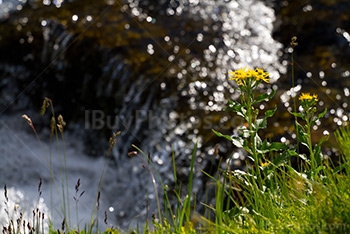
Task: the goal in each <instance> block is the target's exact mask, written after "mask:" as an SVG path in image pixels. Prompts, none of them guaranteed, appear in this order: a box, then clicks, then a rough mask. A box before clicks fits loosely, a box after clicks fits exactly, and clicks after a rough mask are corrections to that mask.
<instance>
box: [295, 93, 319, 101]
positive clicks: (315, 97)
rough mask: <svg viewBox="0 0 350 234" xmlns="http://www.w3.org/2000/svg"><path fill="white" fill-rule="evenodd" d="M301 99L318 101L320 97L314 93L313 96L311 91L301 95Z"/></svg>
mask: <svg viewBox="0 0 350 234" xmlns="http://www.w3.org/2000/svg"><path fill="white" fill-rule="evenodd" d="M299 100H301V101H302V100H315V101H316V102H317V101H318V97H317V95H316V94H313V95H312V96H311V95H310V93H302V94H301V95H300V97H299Z"/></svg>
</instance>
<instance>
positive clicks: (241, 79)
mask: <svg viewBox="0 0 350 234" xmlns="http://www.w3.org/2000/svg"><path fill="white" fill-rule="evenodd" d="M246 68H247V67H245V68H241V69H240V70H236V71H234V72H230V74H231V77H230V79H229V80H235V81H236V82H237V83H238V84H239V85H242V84H243V83H244V84H245V83H246V82H245V81H246V78H248V77H247V72H246V71H245V69H246Z"/></svg>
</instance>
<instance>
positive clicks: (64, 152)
mask: <svg viewBox="0 0 350 234" xmlns="http://www.w3.org/2000/svg"><path fill="white" fill-rule="evenodd" d="M61 137H62V145H63V155H64V169H65V174H66V193H67V203H68V204H67V205H68V206H67V208H68V219H69V225H68V226H69V227H71V218H70V205H69V190H68V172H67V157H66V146H65V143H64V135H63V132H61Z"/></svg>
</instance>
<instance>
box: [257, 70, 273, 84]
mask: <svg viewBox="0 0 350 234" xmlns="http://www.w3.org/2000/svg"><path fill="white" fill-rule="evenodd" d="M255 73H256V80H263V81H264V82H266V83H270V79H268V78H266V77H268V76H269V73H268V72H265V71H264V70H263V69H259V68H257V69H256V72H255Z"/></svg>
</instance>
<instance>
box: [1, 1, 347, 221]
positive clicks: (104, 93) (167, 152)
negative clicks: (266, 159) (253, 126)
mask: <svg viewBox="0 0 350 234" xmlns="http://www.w3.org/2000/svg"><path fill="white" fill-rule="evenodd" d="M349 17H350V2H349V1H347V0H332V1H329V0H327V1H326V0H310V1H298V0H293V1H288V0H285V1H282V0H280V1H279V0H265V1H260V0H232V1H230V0H207V1H199V0H143V1H141V0H124V1H123V0H105V1H102V0H101V1H92V0H70V1H68V0H43V1H41V0H0V96H1V98H0V142H1V144H0V160H1V163H0V169H1V170H0V171H1V172H0V184H1V186H2V187H3V186H4V184H7V186H8V187H9V188H10V192H11V194H12V199H13V204H20V206H21V207H23V208H26V209H27V210H30V209H32V207H36V204H37V203H38V202H39V203H40V206H41V208H42V209H44V210H46V211H47V212H51V211H50V210H51V208H50V195H49V187H50V185H49V182H50V181H49V180H50V179H49V178H50V174H49V168H48V166H47V162H46V159H45V154H44V153H43V151H42V149H41V147H40V145H39V143H38V142H37V141H36V139H35V135H34V134H33V132H32V131H31V129H30V127H29V126H27V124H26V123H25V121H24V120H22V119H21V115H22V114H25V113H26V114H28V115H29V116H30V117H31V118H32V121H33V123H34V125H35V127H36V129H37V131H38V132H39V135H40V137H41V138H42V140H43V145H44V149H49V145H50V142H49V125H50V118H51V117H50V113H47V114H46V115H44V116H43V117H42V116H41V115H40V108H41V105H42V102H43V99H44V97H48V98H50V99H51V100H53V103H54V108H55V111H56V113H57V114H62V115H63V117H64V119H65V121H66V122H67V127H66V130H65V136H66V139H65V145H66V147H67V164H68V165H67V167H68V177H69V185H70V188H71V193H72V196H71V199H72V201H71V208H72V210H73V209H75V207H74V205H75V203H74V200H73V195H74V193H75V190H74V185H75V183H76V182H77V180H78V179H79V178H81V183H82V188H81V190H85V191H86V194H84V196H83V197H82V198H81V200H80V209H81V212H80V217H81V219H82V221H81V222H82V223H86V222H87V221H88V220H89V217H90V215H91V210H92V208H93V207H92V201H93V200H94V197H95V195H96V194H95V193H96V191H97V186H98V180H99V177H100V174H101V171H102V168H103V161H104V159H105V156H106V152H107V150H108V139H109V137H110V136H111V134H112V132H116V131H121V132H122V134H121V136H119V137H118V138H117V144H116V147H115V149H114V151H113V152H112V157H111V158H110V160H109V163H108V167H107V172H106V174H105V177H104V181H103V185H102V191H101V204H102V205H101V212H100V215H101V220H103V218H104V215H103V213H104V211H105V210H106V211H107V213H108V217H109V225H118V226H121V227H124V228H125V227H128V226H136V224H137V223H138V222H139V223H142V222H144V221H145V220H146V217H148V218H150V217H151V213H152V212H153V211H154V209H155V207H156V206H155V197H154V190H153V187H152V184H151V182H150V175H149V174H148V172H147V170H145V169H144V167H143V166H142V161H141V160H140V159H138V158H137V157H136V158H135V157H134V158H130V157H128V156H127V155H128V152H130V151H135V148H133V147H132V144H134V145H137V146H138V147H140V148H141V149H142V150H143V151H144V152H145V153H146V154H148V153H149V155H150V157H151V159H152V161H153V162H154V163H155V164H156V167H157V170H158V172H159V173H160V175H161V177H162V180H163V182H164V183H165V184H168V185H169V187H170V189H169V190H171V188H172V186H173V183H174V179H173V173H172V159H171V153H172V150H173V151H174V153H175V159H176V165H177V171H178V176H179V180H180V181H181V182H182V183H183V184H184V187H185V185H186V183H187V182H188V173H189V165H190V156H191V152H192V149H193V147H194V144H195V143H196V142H198V147H199V150H198V153H197V160H196V165H195V173H196V179H195V181H194V188H193V189H194V192H196V193H197V194H198V195H197V200H198V201H204V197H205V189H206V188H208V189H209V194H208V196H209V201H208V202H209V203H210V201H211V200H210V199H211V197H213V192H214V191H213V190H212V188H210V185H209V186H208V181H209V179H208V178H207V177H206V176H204V174H203V173H202V172H201V170H204V171H206V172H208V173H209V174H212V173H214V171H216V168H217V167H220V166H221V167H225V166H226V159H228V157H229V156H230V155H231V154H233V159H234V160H233V161H232V162H231V165H230V167H231V168H232V169H235V168H240V169H244V166H245V162H244V160H245V153H244V152H242V151H239V150H237V149H235V147H234V146H233V145H232V144H231V143H230V142H227V141H225V140H222V139H219V138H218V137H216V136H215V135H214V134H213V133H212V131H211V129H215V130H218V131H220V132H222V133H225V134H229V135H232V134H234V132H235V129H236V128H237V127H238V126H241V125H242V124H244V122H242V120H240V119H239V118H237V117H236V116H235V115H234V114H233V113H228V112H225V111H224V109H225V107H226V104H227V99H230V100H236V99H237V98H238V97H239V92H238V91H236V90H235V89H234V86H235V84H234V82H231V81H228V73H229V72H230V71H232V70H235V69H240V68H242V67H246V66H247V67H249V68H251V69H253V68H256V67H258V68H262V69H264V70H265V71H268V72H269V73H270V78H271V83H270V84H264V85H262V86H261V87H260V88H261V91H262V92H265V91H267V92H270V91H271V90H272V88H273V89H276V90H277V95H276V97H275V98H274V99H273V100H272V101H271V102H270V103H266V104H262V105H260V106H259V107H258V108H260V109H261V110H262V111H263V110H266V109H269V108H272V107H273V106H274V105H277V106H278V110H277V113H276V115H275V117H274V118H273V120H270V122H269V123H268V126H269V127H268V130H267V131H265V132H263V133H262V137H264V138H270V139H272V140H273V141H282V142H287V143H288V142H290V143H292V144H294V143H295V132H294V127H293V121H294V118H293V117H292V116H291V115H290V114H289V113H288V110H289V111H291V110H292V106H293V100H292V98H291V95H292V94H293V93H294V91H295V92H296V95H299V94H300V93H301V92H311V93H315V94H317V95H318V96H319V99H320V101H319V108H320V109H324V108H327V109H328V112H327V114H326V116H325V118H324V119H323V120H321V121H319V122H317V123H316V126H315V127H314V129H313V130H314V136H313V137H314V140H315V141H317V139H319V138H321V137H322V135H323V134H330V135H331V138H330V140H329V142H328V143H326V144H325V147H324V149H323V150H324V154H325V155H328V156H332V157H337V155H338V151H337V146H336V144H335V141H334V139H333V136H332V132H333V131H334V130H335V129H337V128H338V127H339V126H341V125H344V124H346V122H347V121H348V118H349V108H350V107H349V103H348V102H349V95H350V90H349V83H350V19H349ZM293 36H297V38H298V39H297V41H298V46H297V47H295V48H294V49H293V48H292V47H291V46H290V40H291V38H292V37H293ZM291 53H293V55H294V59H295V61H294V67H295V83H296V88H295V90H294V91H293V90H292V89H291V88H292V81H291ZM216 144H218V148H217V149H218V150H217V152H218V155H216V154H214V151H215V150H214V148H215V145H216ZM53 151H58V150H53ZM53 154H54V155H53V158H54V162H53V170H54V173H55V174H56V175H59V160H58V158H59V155H58V152H53ZM220 157H222V158H223V159H224V160H223V161H222V164H221V165H219V161H220ZM40 177H42V178H43V190H44V192H43V196H42V198H38V193H37V184H38V183H39V178H40ZM0 192H3V190H0ZM169 195H170V197H174V196H175V195H174V194H172V193H170V194H169ZM0 197H1V198H0V201H3V199H4V198H3V197H2V194H1V195H0ZM58 197H59V194H57V193H56V194H55V199H54V203H55V204H54V205H59V203H58ZM197 203H198V204H199V202H197ZM73 204H74V205H73ZM2 205H3V202H1V204H0V208H1V211H0V214H1V215H0V216H1V217H5V216H4V215H5V213H3V207H2ZM201 209H203V207H201V206H200V205H199V206H198V208H197V210H198V212H199V213H200V212H201ZM1 212H2V213H1ZM53 216H54V217H57V218H54V223H56V224H57V225H60V223H61V222H62V220H61V218H59V217H60V216H59V215H58V214H57V212H56V211H53ZM72 219H73V218H72ZM0 221H1V222H5V221H4V219H2V220H1V219H0ZM73 222H75V223H77V221H76V220H75V221H73ZM101 223H102V222H101Z"/></svg>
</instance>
